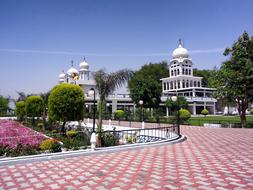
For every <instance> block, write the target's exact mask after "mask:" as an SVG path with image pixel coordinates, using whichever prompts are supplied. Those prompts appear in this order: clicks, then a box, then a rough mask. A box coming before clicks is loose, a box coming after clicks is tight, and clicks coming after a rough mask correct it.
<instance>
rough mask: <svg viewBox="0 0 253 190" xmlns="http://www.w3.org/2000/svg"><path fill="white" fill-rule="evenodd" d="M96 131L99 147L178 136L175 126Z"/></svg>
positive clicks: (171, 138)
mask: <svg viewBox="0 0 253 190" xmlns="http://www.w3.org/2000/svg"><path fill="white" fill-rule="evenodd" d="M97 133H98V140H99V141H100V142H98V144H100V146H101V147H108V146H117V145H125V144H133V143H148V142H155V141H161V140H173V139H177V138H179V137H180V135H179V134H178V128H177V127H176V126H168V127H158V128H145V129H129V130H116V129H115V130H110V131H102V132H97Z"/></svg>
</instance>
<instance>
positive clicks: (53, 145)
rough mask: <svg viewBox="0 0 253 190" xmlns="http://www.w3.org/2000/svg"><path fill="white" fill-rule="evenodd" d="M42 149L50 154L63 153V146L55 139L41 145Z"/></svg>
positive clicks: (45, 141)
mask: <svg viewBox="0 0 253 190" xmlns="http://www.w3.org/2000/svg"><path fill="white" fill-rule="evenodd" d="M40 149H41V150H43V151H49V152H61V144H60V143H59V142H58V141H57V140H55V139H46V140H44V141H42V143H41V144H40Z"/></svg>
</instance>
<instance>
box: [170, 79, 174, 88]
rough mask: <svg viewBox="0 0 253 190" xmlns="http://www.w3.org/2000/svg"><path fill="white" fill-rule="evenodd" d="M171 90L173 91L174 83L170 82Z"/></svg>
mask: <svg viewBox="0 0 253 190" xmlns="http://www.w3.org/2000/svg"><path fill="white" fill-rule="evenodd" d="M170 89H172V90H173V82H172V81H171V82H170Z"/></svg>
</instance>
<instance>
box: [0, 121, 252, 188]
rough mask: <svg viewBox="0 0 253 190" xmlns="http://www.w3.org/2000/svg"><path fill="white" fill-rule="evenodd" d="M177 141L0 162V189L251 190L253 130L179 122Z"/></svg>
mask: <svg viewBox="0 0 253 190" xmlns="http://www.w3.org/2000/svg"><path fill="white" fill-rule="evenodd" d="M182 133H183V134H184V135H186V136H187V140H186V141H184V142H181V143H178V144H173V145H170V144H163V145H161V146H155V147H146V148H143V149H135V150H126V151H120V152H114V153H103V154H98V155H90V156H79V157H74V158H66V159H60V160H50V161H41V162H33V163H29V164H17V165H13V166H1V167H0V189H101V190H102V189H113V190H120V189H122V190H124V189H132V190H134V189H220V190H222V189H253V148H252V147H253V130H252V129H213V128H202V127H187V126H185V127H182Z"/></svg>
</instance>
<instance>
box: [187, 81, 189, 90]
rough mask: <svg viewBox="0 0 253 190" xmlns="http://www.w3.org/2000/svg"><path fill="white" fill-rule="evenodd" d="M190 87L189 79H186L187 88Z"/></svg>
mask: <svg viewBox="0 0 253 190" xmlns="http://www.w3.org/2000/svg"><path fill="white" fill-rule="evenodd" d="M188 87H189V81H188V80H187V81H186V88H188Z"/></svg>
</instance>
